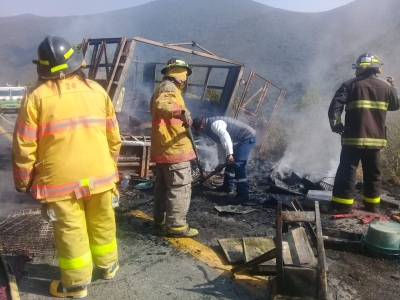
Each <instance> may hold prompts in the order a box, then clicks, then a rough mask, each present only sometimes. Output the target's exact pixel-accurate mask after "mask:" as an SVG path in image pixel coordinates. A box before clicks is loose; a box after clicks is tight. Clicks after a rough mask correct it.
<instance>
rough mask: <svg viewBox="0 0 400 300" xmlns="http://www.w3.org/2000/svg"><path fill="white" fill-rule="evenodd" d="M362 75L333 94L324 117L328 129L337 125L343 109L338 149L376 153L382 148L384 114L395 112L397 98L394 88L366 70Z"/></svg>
mask: <svg viewBox="0 0 400 300" xmlns="http://www.w3.org/2000/svg"><path fill="white" fill-rule="evenodd" d="M364 73H365V74H364ZM364 73H362V74H361V75H359V76H357V77H355V78H353V79H351V80H349V81H347V82H345V83H343V84H342V86H341V87H340V88H339V89H338V90H337V91H336V94H335V96H334V97H333V99H332V102H331V104H330V107H329V111H328V116H329V121H330V125H331V127H333V126H335V125H338V124H340V123H342V121H341V115H342V113H343V110H344V108H346V116H345V124H344V127H345V130H344V133H343V134H342V145H344V146H351V147H358V148H370V149H379V148H382V147H386V127H385V124H386V112H387V111H388V110H389V111H394V110H398V109H399V107H400V103H399V97H398V95H397V90H396V89H395V88H394V86H391V85H390V84H389V83H388V82H386V81H383V80H381V79H379V78H377V77H376V76H375V74H372V73H370V71H369V70H366V71H365V72H364Z"/></svg>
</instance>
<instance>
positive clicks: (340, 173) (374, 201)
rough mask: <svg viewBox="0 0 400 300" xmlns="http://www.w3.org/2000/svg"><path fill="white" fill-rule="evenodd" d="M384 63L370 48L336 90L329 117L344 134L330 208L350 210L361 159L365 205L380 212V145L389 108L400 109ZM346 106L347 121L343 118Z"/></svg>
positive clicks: (332, 127) (334, 210) (359, 58)
mask: <svg viewBox="0 0 400 300" xmlns="http://www.w3.org/2000/svg"><path fill="white" fill-rule="evenodd" d="M381 65H382V63H381V61H380V59H379V57H378V56H377V55H375V54H374V53H371V52H366V53H363V54H361V55H360V56H359V57H358V59H357V61H356V63H355V64H353V69H355V70H356V71H355V75H356V77H355V78H353V79H350V80H348V81H346V82H345V83H343V84H342V85H341V87H340V88H339V89H338V90H337V91H336V94H335V96H334V97H333V99H332V102H331V104H330V107H329V111H328V117H329V122H330V126H331V129H332V131H333V132H335V133H338V134H340V135H341V141H342V151H341V154H340V164H339V167H338V170H337V173H336V177H335V182H334V187H333V193H332V203H331V205H332V206H331V210H330V212H333V213H334V212H338V213H347V212H350V211H351V209H352V205H353V203H354V192H355V179H356V170H357V167H358V164H359V162H360V161H361V164H362V169H363V177H364V178H363V179H364V199H363V204H364V208H365V210H367V211H371V212H377V211H379V205H380V192H381V156H380V149H382V148H384V147H386V142H387V141H386V127H385V122H386V111H395V110H398V109H399V98H398V95H397V90H396V88H395V87H394V80H393V78H391V77H388V79H387V81H384V80H381V79H379V78H378V77H377V74H380V73H381V69H380V67H381ZM344 109H346V115H345V122H344V124H343V123H342V121H341V115H342V112H343V110H344Z"/></svg>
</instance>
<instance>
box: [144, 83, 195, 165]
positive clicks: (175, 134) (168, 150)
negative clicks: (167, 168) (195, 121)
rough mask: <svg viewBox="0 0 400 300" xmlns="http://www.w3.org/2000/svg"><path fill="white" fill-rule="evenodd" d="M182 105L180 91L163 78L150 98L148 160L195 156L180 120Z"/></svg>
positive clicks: (175, 160) (155, 160)
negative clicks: (150, 121) (149, 155)
mask: <svg viewBox="0 0 400 300" xmlns="http://www.w3.org/2000/svg"><path fill="white" fill-rule="evenodd" d="M182 110H184V111H187V112H188V113H189V114H190V112H189V110H188V109H187V108H186V106H185V102H184V100H183V98H182V92H181V91H180V90H179V89H178V88H177V87H176V86H175V84H174V83H172V82H171V81H169V80H164V81H163V82H161V84H160V85H159V86H158V88H157V89H156V91H155V92H154V94H153V96H152V98H151V101H150V112H151V117H152V130H151V161H153V162H155V163H177V162H184V161H189V160H191V159H193V158H195V157H196V155H195V153H194V150H193V146H192V143H191V141H190V139H189V138H188V135H187V133H186V129H185V127H183V126H182V121H181V119H180V115H181V111H182Z"/></svg>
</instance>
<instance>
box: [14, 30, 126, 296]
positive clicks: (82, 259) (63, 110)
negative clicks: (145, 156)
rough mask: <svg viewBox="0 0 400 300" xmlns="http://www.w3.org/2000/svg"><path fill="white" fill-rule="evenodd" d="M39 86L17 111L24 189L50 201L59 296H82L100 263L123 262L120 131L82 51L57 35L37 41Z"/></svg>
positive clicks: (107, 272) (53, 289)
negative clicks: (118, 213) (118, 218)
mask: <svg viewBox="0 0 400 300" xmlns="http://www.w3.org/2000/svg"><path fill="white" fill-rule="evenodd" d="M33 62H34V63H36V64H37V73H38V77H39V78H38V82H37V85H36V86H35V87H34V88H33V89H32V90H31V91H29V92H28V93H27V95H26V97H25V99H24V100H23V103H22V105H21V108H20V110H19V113H18V117H17V121H16V124H15V128H14V139H13V145H12V155H13V159H12V164H13V174H14V182H15V187H16V189H17V191H18V192H22V193H28V192H29V193H31V194H32V195H33V197H34V198H36V199H37V200H39V201H40V202H41V203H43V204H44V205H43V207H42V213H43V215H44V217H45V218H47V219H48V220H49V221H51V222H52V225H53V230H54V237H55V243H56V249H57V254H58V261H59V266H60V270H61V280H54V281H52V282H51V284H50V293H51V294H52V295H54V296H56V297H74V298H83V297H85V296H86V295H87V287H86V286H87V285H88V284H89V283H90V281H91V276H92V269H93V264H94V265H96V266H97V267H99V268H101V269H102V270H103V278H104V279H111V278H113V277H114V276H115V273H116V271H117V270H118V268H119V264H118V253H117V241H116V235H115V234H116V228H115V216H114V207H115V206H116V205H117V204H118V192H117V190H116V188H115V182H117V181H118V173H117V168H116V162H117V158H118V153H119V149H120V146H121V138H120V134H119V129H118V124H117V121H116V118H115V113H114V108H113V105H112V102H111V100H110V98H109V96H108V95H107V93H106V92H105V90H104V89H103V88H102V87H101V86H100V85H98V84H97V83H96V82H94V81H91V80H88V79H86V77H85V74H84V73H83V71H82V70H81V66H82V63H83V56H82V53H80V52H79V51H76V50H75V49H74V48H72V47H71V44H70V43H69V42H67V41H66V40H65V39H63V38H61V37H58V36H51V35H48V36H46V38H45V39H44V40H43V41H42V42H41V43H40V45H39V47H38V59H37V60H34V61H33Z"/></svg>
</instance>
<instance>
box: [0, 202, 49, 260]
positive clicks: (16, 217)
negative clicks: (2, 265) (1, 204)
mask: <svg viewBox="0 0 400 300" xmlns="http://www.w3.org/2000/svg"><path fill="white" fill-rule="evenodd" d="M0 245H1V247H2V248H3V251H4V252H6V253H17V254H18V253H19V254H21V253H29V255H30V256H32V257H35V258H40V257H45V256H54V255H55V244H54V235H53V228H52V225H51V223H48V222H46V221H45V220H44V219H43V218H42V216H41V210H40V209H35V210H32V209H25V210H21V211H17V212H13V213H10V214H9V215H8V216H7V218H6V219H5V220H4V221H2V222H0Z"/></svg>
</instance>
